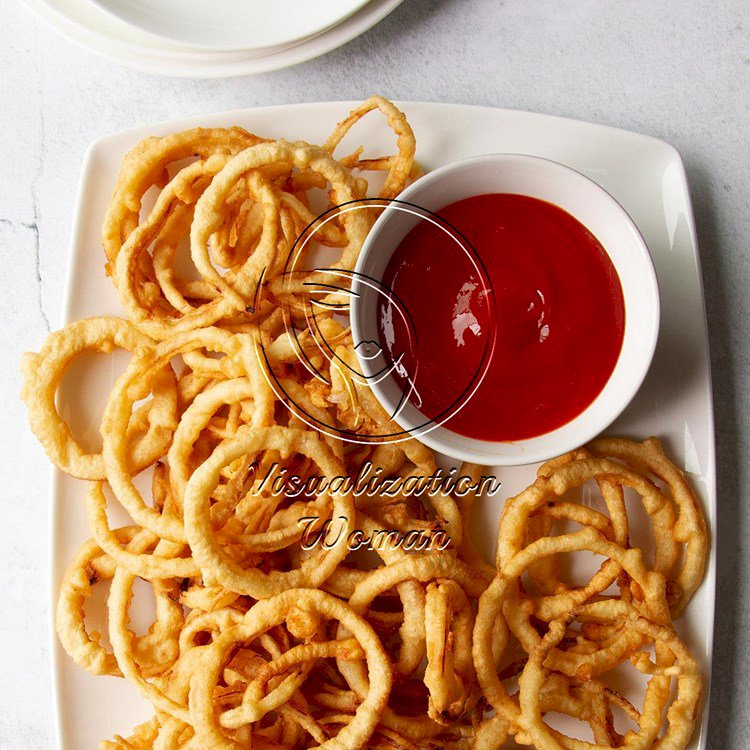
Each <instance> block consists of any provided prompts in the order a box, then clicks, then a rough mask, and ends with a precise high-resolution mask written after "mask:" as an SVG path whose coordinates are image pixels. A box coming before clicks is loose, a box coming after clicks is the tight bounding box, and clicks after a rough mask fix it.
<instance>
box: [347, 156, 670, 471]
mask: <svg viewBox="0 0 750 750" xmlns="http://www.w3.org/2000/svg"><path fill="white" fill-rule="evenodd" d="M488 162H503V163H506V164H507V163H510V162H513V163H516V164H519V163H520V164H523V163H527V164H536V165H540V164H541V165H545V166H546V167H548V168H550V169H551V170H553V171H557V172H558V174H560V175H565V174H567V175H568V176H569V177H571V178H574V179H576V180H583V183H582V184H585V185H586V186H587V187H588V188H589V189H591V190H592V191H593V192H595V193H598V194H599V196H600V197H601V198H602V199H603V200H604V201H605V202H609V203H610V205H611V206H612V207H613V208H614V209H615V212H616V214H617V215H618V216H619V219H620V220H621V222H622V227H623V230H625V229H627V230H629V231H630V232H631V233H632V235H633V237H634V240H635V245H636V246H637V247H638V248H639V250H640V252H639V254H638V255H639V260H640V263H639V269H638V274H639V275H641V276H642V277H643V284H642V286H643V288H644V289H645V290H646V292H647V294H648V299H649V300H650V301H651V303H652V304H651V310H650V315H649V317H648V322H649V323H650V325H649V326H648V330H640V329H639V330H638V336H639V337H643V336H645V335H646V334H647V333H648V336H649V338H648V339H647V340H646V341H645V346H644V348H643V356H642V359H641V360H640V365H639V366H636V367H630V368H628V371H627V375H628V377H627V380H626V381H625V383H624V384H623V385H622V387H621V388H620V390H619V391H618V393H617V394H612V395H611V396H610V398H609V399H608V401H607V403H608V404H611V406H608V408H606V409H605V413H604V414H603V415H602V416H601V417H600V418H599V419H596V420H592V419H589V420H588V422H587V421H586V420H585V415H586V414H587V413H589V412H590V411H591V408H592V406H593V405H594V404H596V403H597V402H598V401H599V400H600V397H601V395H602V394H603V393H604V392H605V390H606V388H607V384H608V383H609V382H610V380H611V378H612V375H614V373H615V372H616V371H617V368H618V365H619V364H620V361H621V356H622V351H621V353H620V355H619V356H618V360H617V362H616V364H615V367H614V369H613V371H612V374H611V375H610V379H609V380H608V381H607V383H605V386H604V388H603V389H602V391H601V392H600V394H599V395H597V397H596V398H595V399H594V400H593V401H592V402H591V404H589V405H588V406H587V407H586V408H585V409H584V410H583V411H582V412H581V413H580V414H579V415H577V416H576V417H574V418H573V419H572V420H570V421H569V422H566V423H565V424H563V425H560V427H557V428H555V429H554V430H551V431H549V432H546V433H543V434H542V435H537V436H534V437H531V438H523V439H520V440H514V441H487V440H479V439H476V438H471V437H468V436H464V435H461V434H460V433H457V432H454V431H452V430H449V429H448V428H446V427H443V426H442V425H435V426H434V427H432V428H430V429H429V430H427V431H424V432H419V434H417V435H414V437H415V438H416V439H418V440H419V441H421V442H423V443H424V444H425V445H427V446H428V447H430V448H432V449H433V450H436V451H438V452H440V453H443V454H445V455H447V456H450V457H452V458H456V459H459V460H462V461H471V462H474V463H481V464H485V465H489V466H523V465H526V464H531V463H538V462H541V461H545V460H547V459H549V458H552V457H554V456H557V455H561V454H563V453H565V452H567V451H569V450H572V449H574V448H576V447H579V446H582V445H585V444H586V443H587V442H589V441H590V440H592V439H593V438H595V437H596V436H597V435H599V434H601V433H602V432H603V431H604V430H606V429H607V428H608V427H609V426H610V425H611V424H612V423H613V422H614V421H615V420H616V419H617V418H618V417H619V416H620V415H621V414H622V412H623V411H624V410H625V409H626V408H627V406H628V405H629V404H630V403H631V401H632V400H633V398H634V397H635V395H636V393H637V392H638V390H639V389H640V387H641V385H642V384H643V381H644V380H645V378H646V375H647V374H648V371H649V369H650V367H651V362H652V360H653V356H654V352H655V350H656V345H657V341H658V337H659V328H660V319H661V314H660V312H661V311H660V293H659V283H658V278H657V275H656V269H655V268H654V264H653V259H652V257H651V253H650V251H649V248H648V245H647V244H646V241H645V240H644V238H643V236H642V234H641V232H640V230H639V229H638V227H637V225H636V224H635V222H634V221H633V219H632V217H631V216H630V214H629V213H628V212H627V211H626V210H625V208H624V207H623V206H622V204H621V203H620V202H619V201H617V199H616V198H614V196H612V194H611V193H609V192H608V191H607V190H606V189H605V188H604V187H602V186H601V185H600V184H599V183H598V182H596V181H595V180H593V179H591V178H590V177H588V176H587V175H585V174H583V173H582V172H580V171H578V170H576V169H573V168H572V167H569V166H567V165H565V164H562V163H560V162H558V161H554V160H553V159H547V158H545V157H540V156H533V155H531V154H522V153H512V152H508V153H502V152H498V153H490V154H482V155H477V156H472V157H469V158H466V159H461V160H458V161H454V162H451V163H450V164H445V165H443V166H441V167H438V168H437V169H434V170H432V171H430V172H428V173H426V174H425V175H423V176H422V177H420V178H419V179H417V180H415V181H414V182H413V183H412V184H411V185H409V186H408V187H407V188H406V189H405V190H403V191H402V192H401V193H400V194H399V195H398V196H397V197H396V199H395V201H394V203H398V202H399V201H401V202H405V203H409V202H412V204H416V205H419V203H418V202H417V201H413V196H414V194H415V193H419V192H420V190H423V189H424V188H425V187H427V186H428V185H431V184H432V183H434V182H436V181H440V180H443V179H445V178H446V176H449V175H451V174H452V173H454V172H456V171H458V170H462V169H467V168H472V167H479V166H486V164H487V163H488ZM485 192H486V191H485ZM498 192H499V191H498ZM482 194H483V192H482V191H477V192H474V193H472V192H467V193H466V195H464V196H463V197H464V198H469V197H471V196H474V195H482ZM532 197H534V196H532ZM536 197H538V196H536ZM455 200H461V198H456V199H455ZM540 200H548V202H551V203H554V204H555V205H557V206H558V207H559V208H562V209H563V210H565V211H568V209H567V208H566V207H565V206H564V205H561V204H560V203H555V201H549V199H548V198H540ZM452 202H455V201H452ZM430 210H431V211H433V212H437V211H439V208H438V209H430ZM397 214H399V211H389V210H388V209H386V210H384V211H383V212H382V213H381V214H380V216H379V217H378V218H377V219H376V221H375V223H374V224H373V226H372V227H371V229H370V232H369V233H368V235H367V237H366V239H365V241H364V243H363V245H362V248H361V250H360V253H359V256H358V258H357V262H356V264H355V267H354V279H355V280H356V279H357V278H358V276H360V275H362V273H363V269H364V268H365V266H366V264H367V260H368V257H369V255H370V253H371V252H372V250H373V248H374V247H375V246H376V244H377V239H378V236H379V235H380V234H381V232H382V231H383V229H384V227H385V226H386V225H387V224H388V223H389V222H391V221H393V220H394V219H393V216H394V215H397ZM579 221H580V220H579ZM581 223H583V222H581ZM584 226H586V225H585V224H584ZM586 228H587V229H588V230H589V231H590V232H591V233H592V234H594V236H595V237H596V236H597V235H596V233H595V232H594V231H593V230H592V229H591V228H589V227H588V226H587V227H586ZM597 239H598V238H597ZM601 244H602V247H604V249H605V251H606V252H607V254H608V255H609V256H610V260H612V263H613V265H614V266H615V270H617V272H618V275H620V274H621V273H622V271H621V266H620V267H618V265H617V264H616V263H615V261H614V259H613V258H612V256H611V253H610V252H609V250H608V249H607V247H606V246H605V245H604V243H603V242H602V243H601ZM378 280H380V279H378ZM355 283H356V281H355ZM623 295H624V297H625V300H624V301H625V305H626V329H625V334H624V337H623V347H624V346H625V340H626V338H625V337H627V336H628V329H627V320H628V316H627V307H628V294H627V292H626V291H625V289H624V288H623ZM350 312H351V315H350V320H351V327H352V336H353V339H354V341H355V342H356V341H358V340H360V339H361V336H360V333H361V329H362V327H361V326H360V324H359V323H360V319H359V315H360V314H361V310H360V303H359V302H358V296H357V295H356V294H354V295H352V299H351V311H350ZM631 330H632V329H631ZM630 335H631V336H632V335H634V334H632V333H631V334H630ZM355 354H356V356H357V360H358V362H359V365H360V367H362V368H363V370H364V368H365V367H366V363H365V362H364V361H363V359H362V357H361V356H360V354H359V352H358V351H357V349H355ZM636 365H637V363H636ZM370 387H371V389H372V391H373V394H374V395H375V397H376V399H377V400H378V401H379V402H380V403H381V404H383V403H384V402H385V406H386V407H387V406H388V405H389V401H388V399H387V398H386V397H385V394H384V393H383V390H382V387H381V385H380V384H379V383H372V384H371V385H370ZM582 418H583V419H582ZM577 420H582V421H581V422H580V424H579V426H578V431H577V434H576V443H575V444H572V443H571V441H570V439H569V440H568V441H567V442H561V443H560V444H559V445H558V447H556V448H555V449H554V450H552V449H551V447H550V448H548V449H543V448H541V447H537V448H536V449H534V448H529V443H530V442H531V441H536V440H538V439H539V438H545V439H546V440H547V441H550V442H553V443H554V442H555V436H556V435H557V434H558V433H560V432H561V431H563V430H565V428H567V427H568V426H569V425H570V424H571V423H572V422H573V421H577ZM396 423H397V424H399V425H400V423H399V422H398V419H397V420H396ZM400 426H401V425H400ZM404 429H406V428H404ZM445 433H448V435H449V437H450V439H451V440H452V442H451V443H450V444H449V443H447V442H446V441H445V440H444V439H443V436H444V435H445ZM408 437H409V435H408V434H407V435H406V437H405V438H402V439H408ZM563 437H564V436H563ZM470 444H471V445H470ZM479 445H481V446H486V448H484V447H482V448H480V447H478V446H479ZM500 446H502V447H504V448H505V451H504V452H502V451H499V450H498V449H499V447H500ZM509 446H517V447H518V450H517V451H515V452H510V453H509V452H508V451H507V449H508V447H509Z"/></svg>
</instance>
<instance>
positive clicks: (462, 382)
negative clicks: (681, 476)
mask: <svg viewBox="0 0 750 750" xmlns="http://www.w3.org/2000/svg"><path fill="white" fill-rule="evenodd" d="M437 213H438V215H439V216H440V217H441V218H442V219H444V220H445V221H446V222H448V223H449V224H450V225H452V227H454V228H455V229H456V230H458V232H460V233H461V234H462V235H463V236H464V237H465V238H466V240H468V242H469V243H470V244H471V246H472V247H473V249H474V251H475V252H476V254H477V255H478V256H479V258H480V259H481V262H482V263H483V265H484V267H485V269H486V276H485V277H484V278H485V281H486V280H487V279H488V280H489V283H490V291H489V293H488V292H487V291H486V289H487V287H486V286H485V287H484V291H483V285H482V283H481V281H482V279H481V278H480V274H478V273H477V267H476V266H475V264H474V263H473V262H472V260H471V258H470V256H469V255H467V254H466V253H465V252H463V251H462V250H461V249H460V247H459V246H458V245H457V244H456V242H455V240H454V239H453V238H452V237H451V236H450V235H448V234H446V233H445V232H444V231H442V230H441V229H440V228H439V227H436V226H435V225H434V224H432V223H430V222H429V221H425V220H422V221H421V222H420V223H419V224H417V225H416V226H415V227H414V229H412V230H411V231H410V232H409V234H408V235H407V236H406V237H405V238H404V240H403V241H402V242H401V244H400V245H399V246H398V248H397V249H396V251H395V252H394V254H393V256H392V258H391V260H390V262H389V263H388V266H387V268H386V271H385V275H384V278H383V285H384V286H385V287H386V289H388V290H390V291H391V292H393V294H394V295H395V296H396V297H397V298H398V299H399V300H400V302H401V304H402V305H403V306H405V307H406V309H407V310H408V312H409V314H410V316H411V319H412V321H413V324H414V331H415V334H416V335H415V336H414V337H411V336H410V335H409V331H408V330H407V329H406V328H405V327H403V326H402V327H394V326H393V325H392V320H393V315H392V314H390V313H389V310H388V307H389V305H390V304H391V303H390V302H389V301H387V299H383V301H381V303H380V304H379V309H378V316H379V318H378V329H379V332H380V345H381V346H382V347H383V349H384V350H386V351H388V352H389V353H390V356H391V357H392V358H396V357H398V356H401V357H402V360H401V362H402V363H403V365H404V367H405V369H406V370H407V371H408V372H412V373H416V375H415V377H414V382H415V386H416V394H412V396H411V397H410V398H411V401H412V403H414V404H415V405H416V406H417V407H418V408H419V410H420V411H421V412H422V413H423V414H424V415H425V417H427V418H429V419H435V420H437V421H441V420H442V419H443V418H444V417H443V416H442V415H444V414H446V413H451V408H452V405H454V404H456V403H460V402H461V401H462V399H464V400H465V396H462V394H467V393H471V392H472V386H471V381H472V378H474V377H475V376H476V374H477V372H479V371H482V372H484V370H485V369H486V373H485V376H484V379H483V380H482V381H481V383H480V384H479V387H478V388H476V390H474V392H473V395H471V396H470V397H469V398H468V400H466V401H465V403H464V405H463V406H462V407H461V408H460V409H459V410H458V411H457V412H455V413H454V414H452V416H450V417H449V418H448V419H447V421H445V422H444V426H445V427H447V428H448V429H450V430H453V431H454V432H457V433H460V434H462V435H465V436H468V437H472V438H478V439H482V440H495V441H512V440H521V439H524V438H530V437H536V436H538V435H542V434H544V433H546V432H550V431H551V430H554V429H556V428H558V427H561V426H562V425H564V424H566V423H567V422H569V421H571V420H572V419H574V418H575V417H576V416H578V415H579V414H580V413H581V412H583V411H584V410H585V409H586V407H588V406H589V405H590V404H591V403H592V402H593V401H594V399H595V398H596V397H597V396H598V395H599V393H601V391H602V389H603V388H604V386H605V384H606V383H607V380H609V377H610V375H611V374H612V371H613V370H614V368H615V364H616V363H617V359H618V357H619V355H620V350H621V348H622V341H623V335H624V330H625V304H624V301H623V294H622V287H621V285H620V279H619V277H618V275H617V271H616V270H615V268H614V266H613V265H612V261H611V260H610V258H609V256H608V255H607V253H606V251H605V250H604V248H603V247H602V246H601V244H600V243H599V242H598V240H597V239H596V237H594V236H593V235H592V234H591V232H589V231H588V230H587V229H586V227H584V226H583V224H581V223H580V222H579V221H578V220H577V219H575V218H574V217H572V216H571V215H570V214H568V213H567V212H566V211H564V210H563V209H561V208H559V207H558V206H554V205H552V204H551V203H547V202H546V201H542V200H538V199H536V198H530V197H526V196H521V195H513V194H488V195H477V196H474V197H471V198H466V199H465V200H461V201H458V202H457V203H452V204H450V205H449V206H445V207H444V208H442V209H440V211H438V212H437ZM492 335H494V336H495V341H494V349H493V348H492V341H491V340H488V338H489V337H491V336H492ZM488 351H491V354H490V356H489V361H487V352H488ZM475 383H476V381H475Z"/></svg>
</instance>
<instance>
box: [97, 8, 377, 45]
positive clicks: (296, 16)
mask: <svg viewBox="0 0 750 750" xmlns="http://www.w3.org/2000/svg"><path fill="white" fill-rule="evenodd" d="M91 2H94V3H95V4H96V5H98V6H99V7H100V8H102V9H104V10H106V11H107V12H109V13H111V14H112V15H114V16H116V17H117V18H120V19H122V20H123V21H125V22H126V23H129V24H131V25H132V26H135V27H136V28H138V29H140V30H141V31H145V32H146V33H149V34H153V35H154V36H157V37H161V38H163V39H169V40H172V41H175V42H178V43H180V44H186V45H189V46H192V47H196V48H203V49H211V50H243V49H265V48H267V47H277V46H281V45H290V44H293V43H294V42H298V41H301V40H303V39H306V38H309V37H312V36H315V35H317V34H320V32H322V31H325V30H326V29H329V28H331V27H332V26H335V25H336V24H338V23H341V21H343V20H344V19H345V18H348V17H349V16H351V15H352V14H353V13H356V12H357V11H358V10H360V8H362V7H363V6H364V5H365V4H366V3H367V0H326V2H324V3H311V2H310V0H275V2H272V3H269V2H265V1H264V0H212V2H210V3H206V2H185V0H91Z"/></svg>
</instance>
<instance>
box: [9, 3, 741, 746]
mask: <svg viewBox="0 0 750 750" xmlns="http://www.w3.org/2000/svg"><path fill="white" fill-rule="evenodd" d="M373 91H380V92H382V93H384V94H386V95H388V96H391V97H394V98H400V99H425V100H437V101H458V102H468V103H476V104H490V105H498V106H505V107H515V108H519V109H530V110H536V111H541V112H550V113H554V114H560V115H565V116H569V117H576V118H579V119H585V120H591V121H596V122H602V123H606V124H611V125H617V126H620V127H624V128H629V129H632V130H638V131H641V132H644V133H648V134H650V135H654V136H658V137H660V138H664V139H665V140H668V141H670V142H671V143H673V144H674V145H675V146H676V147H677V148H678V149H679V150H680V151H681V152H682V154H683V157H684V159H685V161H686V164H687V169H688V174H689V177H690V180H691V188H692V190H693V197H694V202H695V210H696V221H697V225H698V232H699V237H700V240H701V251H702V261H703V271H704V275H705V284H706V295H707V298H708V312H709V331H710V335H711V346H712V354H713V360H714V366H713V371H714V384H715V385H714V387H715V398H716V406H717V443H718V445H717V447H718V465H719V513H720V525H719V547H720V549H719V555H718V559H719V576H718V597H719V599H718V608H717V638H716V652H715V662H714V683H713V695H712V718H711V736H710V739H709V747H711V748H741V747H748V746H749V745H750V729H749V727H750V723H749V721H750V709H748V702H747V700H746V685H745V681H746V678H745V675H746V674H747V673H748V670H750V644H748V642H747V639H746V637H745V633H746V632H747V629H748V627H749V626H750V599H749V598H748V597H750V584H749V583H748V582H747V581H748V578H749V576H748V574H750V559H748V554H749V553H748V545H747V543H746V542H745V541H744V535H745V534H746V533H748V525H749V524H750V509H748V507H747V505H746V504H747V503H750V473H748V471H747V470H746V469H745V466H744V465H742V464H741V461H743V460H744V459H745V457H746V456H747V455H748V453H749V452H750V417H749V416H748V408H747V407H748V403H747V395H748V393H749V392H750V382H749V381H750V367H748V364H749V361H750V336H749V335H748V334H750V325H748V314H749V313H750V295H748V291H747V290H748V288H750V286H749V282H750V278H749V277H750V258H749V257H748V254H747V251H748V240H747V238H748V237H749V236H750V218H749V217H750V213H749V212H748V205H750V137H749V136H750V133H749V131H748V129H749V128H750V5H748V3H747V2H746V0H722V2H720V3H712V4H706V3H704V2H700V1H699V0H663V2H659V3H654V2H652V0H531V1H529V0H506V2H502V1H501V0H408V1H407V2H405V3H404V4H403V5H402V6H401V7H400V8H399V9H398V10H397V11H396V12H395V13H393V14H392V15H391V16H390V17H389V18H387V19H386V20H385V21H384V22H383V23H381V24H380V25H379V26H377V27H375V28H374V29H373V30H371V31H370V32H369V33H367V34H366V35H364V36H363V37H361V38H359V39H357V40H355V41H354V42H352V43H351V44H349V45H348V46H346V47H344V48H342V49H339V50H337V51H335V52H333V53H331V54H330V55H328V56H326V57H324V58H321V59H319V60H316V61H312V62H310V63H307V64H304V65H301V66H299V67H297V68H292V69H289V70H286V71H280V72H277V73H272V74H268V75H264V76H260V77H256V78H245V79H235V80H230V81H188V80H173V79H165V78H159V77H156V76H148V75H144V74H139V73H134V72H131V71H128V70H126V69H123V68H119V67H118V66H116V65H114V64H112V63H109V62H106V61H102V60H99V59H98V58H95V57H94V56H92V55H91V54H90V53H88V52H86V51H84V50H81V49H78V48H75V47H73V46H72V45H71V44H70V43H68V42H67V41H66V40H64V39H61V38H59V37H58V36H57V35H56V34H54V33H53V32H51V31H50V30H48V28H47V27H46V26H44V25H43V24H42V23H40V22H38V21H36V19H34V18H33V17H32V16H31V15H30V14H29V13H28V11H26V10H25V8H23V7H21V6H20V5H19V4H18V2H17V0H2V4H1V5H0V148H1V151H0V153H2V167H3V169H2V173H0V253H2V262H1V263H0V280H1V281H2V289H3V292H4V293H3V294H2V296H1V297H0V315H1V316H2V320H3V323H4V325H3V326H2V329H1V330H2V332H1V333H0V337H1V338H0V342H1V343H2V346H3V350H4V356H3V357H2V360H1V362H0V378H1V379H0V387H2V389H3V391H4V393H5V399H4V401H3V402H2V403H3V405H4V408H3V410H2V415H3V418H4V422H5V430H4V432H3V440H2V442H1V443H0V467H1V468H2V472H3V473H2V477H3V491H2V502H3V521H2V524H1V525H0V529H1V530H0V535H1V536H0V539H1V540H2V544H1V545H0V566H1V568H2V570H3V571H4V573H5V579H4V582H3V592H4V602H3V607H2V612H3V614H2V618H1V619H0V642H2V643H3V653H2V667H3V668H2V669H1V670H0V705H2V707H3V711H2V715H0V748H2V749H3V750H6V748H7V750H16V749H17V748H24V749H25V750H36V749H37V748H49V747H51V746H52V742H53V739H52V738H53V729H52V717H51V708H50V695H51V692H50V687H49V686H50V679H49V660H48V654H49V650H48V647H47V640H48V629H49V628H48V622H49V612H48V611H47V601H48V595H47V587H48V581H47V570H48V559H47V556H48V553H47V548H48V544H47V539H48V529H47V516H48V508H47V504H48V475H49V472H48V469H47V463H46V458H45V456H44V454H43V452H42V450H41V449H40V448H39V447H38V446H37V445H36V443H35V441H34V439H33V438H32V437H31V436H30V434H29V432H28V430H27V428H26V426H25V418H24V414H23V411H22V407H21V405H20V404H19V402H18V400H17V393H18V390H19V376H18V368H17V362H18V357H19V355H20V353H21V352H22V351H23V350H25V349H29V348H36V347H38V346H39V344H40V343H41V341H42V339H43V337H44V334H45V332H46V329H47V328H48V326H49V325H50V324H51V326H52V327H53V328H54V327H56V326H57V324H58V321H59V310H60V305H61V297H62V289H63V282H64V277H65V270H66V262H67V258H66V249H67V245H68V239H69V233H70V225H71V218H72V210H73V201H74V197H75V190H76V182H77V178H78V169H79V165H80V161H81V157H82V155H83V153H84V150H85V148H86V146H87V144H88V143H89V142H90V141H91V140H93V139H95V138H97V137H99V136H101V135H104V134H106V133H109V132H112V131H114V130H119V129H122V128H125V127H128V126H131V125H135V124H144V123H148V122H150V121H155V120H161V119H167V118H172V117H177V116H180V115H186V114H192V113H198V112H210V111H215V110H222V109H231V108H236V107H244V106H253V105H259V104H274V103H282V102H294V101H315V100H330V99H349V98H360V97H364V96H366V95H367V94H369V93H371V92H373ZM743 573H744V576H743ZM81 750H87V749H84V748H82V749H81Z"/></svg>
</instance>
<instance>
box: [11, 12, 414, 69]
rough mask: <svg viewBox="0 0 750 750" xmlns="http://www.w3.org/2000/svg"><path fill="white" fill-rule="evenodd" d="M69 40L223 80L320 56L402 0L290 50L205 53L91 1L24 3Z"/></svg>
mask: <svg viewBox="0 0 750 750" xmlns="http://www.w3.org/2000/svg"><path fill="white" fill-rule="evenodd" d="M24 2H25V3H26V5H28V6H29V7H30V8H31V9H32V10H33V11H35V12H36V13H37V14H38V15H39V16H40V17H41V18H42V19H44V20H45V21H46V22H47V23H49V24H50V25H51V26H53V27H54V28H55V29H57V31H59V32H60V33H62V34H64V35H65V36H66V37H68V38H69V39H72V40H73V41H75V42H77V43H78V44H80V45H82V46H84V47H86V48H88V49H90V50H91V51H93V52H95V53H97V54H98V55H101V56H102V57H105V58H107V59H109V60H113V61H114V62H117V63H120V64H122V65H127V66H129V67H131V68H135V69H137V70H142V71H145V72H147V73H158V74H161V75H169V76H182V77H187V78H228V77H231V76H243V75H254V74H257V73H267V72H269V71H272V70H280V69H281V68H288V67H290V66H292V65H297V64H299V63H302V62H306V61H307V60H312V59H313V58H315V57H319V56H320V55H324V54H326V53H327V52H330V51H331V50H334V49H336V48H337V47H340V46H341V45H343V44H346V43H347V42H349V41H351V40H352V39H354V38H355V37H357V36H359V35H360V34H363V33H364V32H365V31H367V30H368V29H369V28H370V27H372V26H374V25H375V24H376V23H378V22H379V21H380V20H382V19H383V18H385V16H387V15H388V14H389V13H390V12H391V11H393V10H394V9H395V8H396V7H397V6H398V5H400V4H401V3H402V2H403V0H370V2H368V3H367V4H366V5H365V6H364V7H363V8H362V9H361V10H359V11H358V12H356V13H355V14H354V15H352V16H350V17H349V18H347V19H345V20H344V21H342V22H341V23H339V24H338V25H336V26H334V27H333V28H330V29H328V30H327V31H324V32H323V33H321V34H319V35H317V36H314V37H312V38H310V39H305V40H302V41H300V42H298V43H295V44H293V45H291V46H288V45H281V46H277V47H273V48H268V49H265V50H242V51H208V50H201V49H196V48H194V47H189V46H185V45H181V44H178V43H177V42H170V41H168V40H163V39H159V38H158V37H155V36H152V35H150V34H146V33H144V32H142V31H140V30H139V29H137V28H135V27H133V26H131V25H130V24H128V23H125V22H124V21H122V20H120V19H118V18H115V17H114V16H113V15H111V14H110V13H108V12H106V11H104V10H102V9H101V8H99V7H97V6H96V5H95V4H94V3H93V2H90V0H24Z"/></svg>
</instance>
